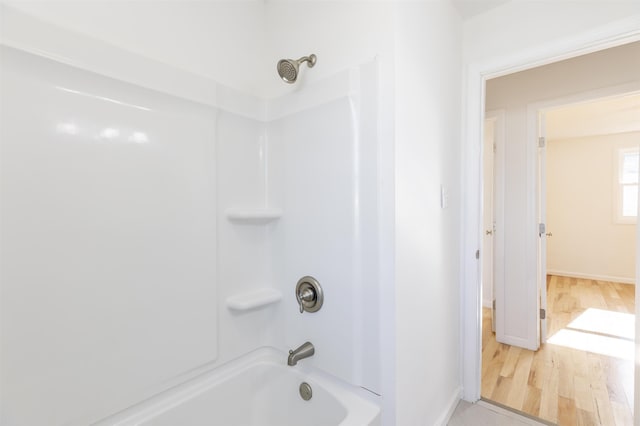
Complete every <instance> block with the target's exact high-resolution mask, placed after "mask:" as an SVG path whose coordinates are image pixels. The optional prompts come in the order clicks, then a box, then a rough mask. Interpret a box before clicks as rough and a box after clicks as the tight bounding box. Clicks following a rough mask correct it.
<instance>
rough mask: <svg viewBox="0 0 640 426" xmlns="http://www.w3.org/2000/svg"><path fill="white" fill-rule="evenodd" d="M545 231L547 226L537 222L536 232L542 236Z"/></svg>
mask: <svg viewBox="0 0 640 426" xmlns="http://www.w3.org/2000/svg"><path fill="white" fill-rule="evenodd" d="M546 232H547V227H546V225H545V224H544V223H540V224H538V234H539V235H540V236H541V237H542V236H543V235H544V234H545V233H546Z"/></svg>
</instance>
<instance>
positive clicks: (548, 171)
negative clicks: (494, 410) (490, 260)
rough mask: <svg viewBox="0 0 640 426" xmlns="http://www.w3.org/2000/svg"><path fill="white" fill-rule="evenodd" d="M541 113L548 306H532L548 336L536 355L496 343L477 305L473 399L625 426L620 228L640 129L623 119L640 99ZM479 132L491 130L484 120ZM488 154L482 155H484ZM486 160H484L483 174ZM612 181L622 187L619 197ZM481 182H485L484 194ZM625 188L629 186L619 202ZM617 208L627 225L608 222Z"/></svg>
mask: <svg viewBox="0 0 640 426" xmlns="http://www.w3.org/2000/svg"><path fill="white" fill-rule="evenodd" d="M559 102H561V100H559V101H553V103H555V104H558V103H559ZM543 112H544V114H543V115H541V116H540V117H541V118H542V120H541V122H542V123H546V126H541V129H542V130H546V131H544V132H543V134H542V135H541V136H543V138H542V139H541V140H540V143H539V145H538V146H539V150H540V153H541V155H540V160H541V161H540V165H541V166H542V167H541V168H540V171H541V174H540V182H541V183H544V182H545V180H547V181H548V182H547V185H541V186H543V188H541V189H543V190H542V191H541V193H542V195H543V196H542V197H541V199H542V200H543V201H544V199H546V200H547V201H548V202H547V203H546V206H547V207H546V209H545V211H544V212H543V213H546V216H547V220H542V219H541V222H542V223H545V224H546V225H547V229H546V230H542V231H541V234H540V238H541V239H544V240H548V241H549V250H548V258H547V257H545V259H544V262H543V265H541V266H542V268H541V271H543V272H542V273H544V269H545V268H546V267H548V271H549V275H547V274H546V273H544V276H545V280H544V282H545V287H544V290H548V304H543V303H541V305H547V306H545V308H546V309H547V315H546V318H547V321H548V323H549V333H548V335H549V340H548V342H547V344H542V345H541V347H540V349H539V350H538V351H536V352H534V351H528V350H527V349H522V348H519V347H517V346H509V345H506V344H502V343H499V342H498V341H497V340H496V338H495V337H494V336H493V335H492V333H491V330H490V329H489V324H492V323H493V322H494V320H492V318H491V314H490V312H491V311H490V306H488V305H487V303H486V301H485V303H484V306H485V310H484V320H485V322H484V323H483V341H482V346H483V365H482V393H481V396H482V397H483V398H485V399H488V400H492V401H495V402H498V403H500V404H503V405H505V406H507V407H510V408H512V409H516V410H521V411H523V412H525V413H527V414H529V415H533V416H536V417H540V418H542V419H544V420H547V421H551V422H558V423H559V424H561V425H563V424H567V425H571V424H577V423H581V422H582V423H586V424H590V423H594V424H620V425H627V424H629V425H631V424H632V422H633V420H632V412H633V351H634V344H633V341H634V333H633V325H634V322H635V321H634V313H635V306H634V305H635V303H634V298H635V295H634V293H635V288H634V286H633V285H632V284H633V282H634V281H635V270H634V269H635V268H634V261H635V255H634V253H635V227H634V226H632V225H631V224H630V223H629V222H631V217H630V216H635V214H636V212H637V193H638V192H637V182H638V161H639V160H638V145H639V143H638V141H639V140H640V128H637V129H636V128H633V127H629V126H633V125H634V124H635V123H633V122H630V121H629V120H628V117H630V116H633V115H635V114H638V115H639V116H640V96H638V95H637V94H635V95H634V94H628V95H626V96H619V97H614V98H607V99H598V100H596V101H590V102H582V103H580V104H571V105H568V106H566V105H563V106H559V105H554V106H553V108H549V107H548V106H547V108H545V110H544V111H543ZM489 115H490V114H489V113H488V114H487V116H489ZM486 127H489V128H491V127H492V123H491V122H489V120H487V122H486ZM485 136H488V137H491V131H487V132H486V133H485ZM493 152H495V150H494V151H493ZM493 152H492V151H489V150H488V149H485V154H484V155H485V156H492V155H493ZM487 164H490V162H487V160H486V158H485V161H484V166H485V174H484V176H487V173H486V172H487V170H486V169H487ZM545 164H546V165H545ZM618 166H619V167H618ZM498 169H499V168H498ZM545 177H546V178H547V179H545ZM614 178H615V179H614ZM618 178H620V179H618ZM612 182H614V183H616V184H617V182H621V183H620V186H621V187H624V188H622V189H621V190H619V191H618V193H620V194H622V196H616V188H615V185H613V188H612V185H611V183H612ZM487 185H489V180H488V179H485V185H484V186H485V189H488V190H489V191H488V192H493V188H491V187H490V188H487ZM626 187H631V188H632V190H627V191H626V197H625V191H624V189H625V188H626ZM634 190H635V191H634ZM484 193H485V194H486V193H487V191H484ZM485 200H486V198H485ZM541 204H542V205H543V206H544V204H545V203H544V202H542V203H541ZM616 206H618V207H619V209H618V212H617V213H618V215H624V214H627V216H628V217H626V218H623V219H624V220H626V223H621V224H618V223H615V218H616V216H615V213H616V208H615V207H616ZM483 211H484V212H487V211H488V209H487V205H486V201H485V207H484V208H483ZM625 212H626V213H625ZM632 213H633V214H632ZM544 216H545V214H542V215H541V217H542V218H543V217H544ZM485 217H487V216H486V215H485ZM585 229H587V230H589V233H587V234H586V235H585V233H584V232H583V231H584V230H585ZM485 234H488V233H487V232H486V223H485ZM581 238H582V239H583V240H581ZM593 241H599V242H601V244H593V243H592V242H593ZM547 259H548V260H547ZM485 261H486V260H485ZM483 266H485V262H483ZM485 269H486V268H485ZM483 277H485V275H484V274H483ZM484 284H486V281H483V285H484ZM483 291H485V289H484V288H483ZM541 293H542V294H543V293H544V292H541ZM484 294H486V293H484ZM545 301H547V300H545ZM542 330H543V327H542V326H541V338H543V336H544V333H543V332H542ZM542 342H544V340H542Z"/></svg>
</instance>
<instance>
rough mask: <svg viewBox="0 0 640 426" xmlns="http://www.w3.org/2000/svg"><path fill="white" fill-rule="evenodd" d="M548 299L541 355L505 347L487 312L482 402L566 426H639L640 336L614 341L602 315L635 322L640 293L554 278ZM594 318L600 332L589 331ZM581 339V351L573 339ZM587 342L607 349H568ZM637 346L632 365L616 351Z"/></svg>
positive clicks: (618, 286) (622, 286)
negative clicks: (638, 359) (639, 366)
mask: <svg viewBox="0 0 640 426" xmlns="http://www.w3.org/2000/svg"><path fill="white" fill-rule="evenodd" d="M547 293H548V306H547V308H548V309H547V312H548V316H547V318H548V321H547V322H548V328H549V333H548V336H549V341H548V343H547V344H544V345H542V347H541V348H540V349H539V350H538V351H536V352H532V351H529V350H526V349H521V348H517V347H515V346H513V347H512V346H508V345H504V344H501V343H497V342H496V339H495V334H494V333H492V332H491V315H490V310H489V309H485V310H484V318H483V333H482V334H483V338H482V349H483V350H482V390H481V395H482V397H483V398H485V399H488V400H492V401H495V402H498V403H500V404H504V405H506V406H508V407H511V408H514V409H516V410H520V411H523V412H525V413H528V414H530V415H533V416H536V417H539V418H541V419H544V420H547V421H550V422H553V423H557V424H559V425H561V426H564V425H571V426H573V425H605V426H626V425H629V426H632V425H633V413H632V407H633V373H634V372H633V361H632V360H631V359H632V357H633V349H632V347H633V344H632V341H631V339H630V337H631V338H632V333H633V331H632V330H631V334H629V330H627V333H626V334H624V333H623V334H624V335H623V337H618V336H617V332H616V333H613V334H612V332H611V331H609V330H607V329H606V327H605V328H604V329H603V326H606V325H607V320H606V319H603V318H602V315H608V312H607V311H614V312H621V313H623V314H622V315H621V314H615V313H614V314H611V315H613V316H614V318H613V320H614V321H613V322H614V323H616V324H617V322H618V318H617V317H615V316H616V315H618V316H624V317H629V315H624V314H634V312H635V287H634V286H633V285H629V284H619V283H610V282H604V281H593V280H584V279H578V278H568V277H557V276H549V277H548V278H547ZM589 308H592V309H591V310H589V312H586V311H587V310H588V309H589ZM583 314H585V315H583ZM591 314H596V315H595V316H592V320H595V321H592V322H593V323H594V324H593V326H594V327H593V328H589V327H584V319H585V318H587V317H589V316H590V315H591ZM598 315H600V316H598ZM626 319H628V318H625V321H624V322H625V323H626V322H627V321H626ZM574 320H575V321H574ZM620 323H622V321H620ZM575 324H578V325H577V326H576V325H575ZM576 328H577V329H576ZM554 336H555V338H554ZM574 336H575V339H574V340H575V342H577V343H578V344H577V345H575V344H573V343H575V342H573V340H571V339H570V337H574ZM585 336H586V340H588V341H590V342H594V341H595V342H596V343H599V345H597V346H594V347H589V348H588V349H589V351H587V350H579V349H574V348H572V347H569V346H563V345H564V344H565V343H566V342H573V343H571V346H577V347H581V348H583V347H582V346H581V345H580V343H581V342H582V343H584V341H585V339H583V337H585ZM562 339H564V340H562ZM598 339H601V340H602V341H603V342H604V343H601V342H599V341H598ZM552 342H553V343H552ZM629 345H631V354H630V356H626V358H629V359H624V358H625V357H624V356H622V355H621V353H622V352H620V353H615V351H614V349H616V348H618V346H620V348H622V349H624V350H625V351H626V349H628V348H629ZM612 351H613V352H614V353H612ZM598 352H600V353H598ZM602 352H605V353H607V354H606V355H605V354H602ZM624 354H626V355H629V354H628V351H626V352H624ZM612 355H615V356H612Z"/></svg>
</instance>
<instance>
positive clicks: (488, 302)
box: [482, 299, 491, 308]
mask: <svg viewBox="0 0 640 426" xmlns="http://www.w3.org/2000/svg"><path fill="white" fill-rule="evenodd" d="M482 307H483V308H490V307H491V299H482Z"/></svg>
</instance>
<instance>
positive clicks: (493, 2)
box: [452, 0, 511, 19]
mask: <svg viewBox="0 0 640 426" xmlns="http://www.w3.org/2000/svg"><path fill="white" fill-rule="evenodd" d="M509 1H511V0H452V2H453V4H454V6H455V7H456V9H458V13H460V16H461V17H462V19H469V18H472V17H474V16H476V15H480V14H481V13H484V12H486V11H488V10H491V9H493V8H496V7H498V6H501V5H503V4H505V3H509Z"/></svg>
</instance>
